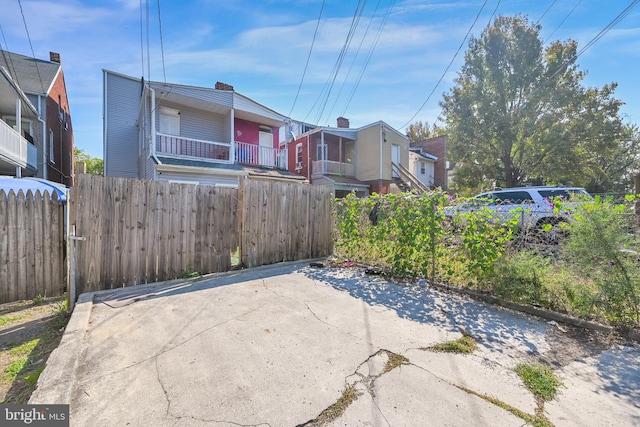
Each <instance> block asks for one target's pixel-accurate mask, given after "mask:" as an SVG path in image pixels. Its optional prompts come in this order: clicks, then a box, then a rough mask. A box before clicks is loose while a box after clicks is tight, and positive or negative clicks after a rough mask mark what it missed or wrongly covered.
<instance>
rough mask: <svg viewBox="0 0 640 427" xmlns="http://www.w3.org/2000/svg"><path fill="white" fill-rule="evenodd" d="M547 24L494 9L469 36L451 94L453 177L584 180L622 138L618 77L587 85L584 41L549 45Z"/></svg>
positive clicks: (472, 183) (470, 180)
mask: <svg viewBox="0 0 640 427" xmlns="http://www.w3.org/2000/svg"><path fill="white" fill-rule="evenodd" d="M540 29H541V27H540V26H539V25H537V24H529V22H528V19H527V18H526V17H522V16H515V17H504V16H500V17H498V18H496V19H495V20H494V22H493V24H492V25H491V26H489V27H487V28H486V29H485V30H484V31H483V33H482V34H481V36H480V38H475V37H474V38H472V39H471V40H470V42H469V49H468V50H467V52H466V53H465V63H464V65H463V67H462V69H461V70H460V71H459V73H458V77H457V78H456V81H455V83H456V84H455V86H454V87H453V88H452V89H451V90H450V91H449V92H447V93H446V94H445V95H444V98H443V100H442V101H441V103H440V105H441V107H442V109H443V115H444V117H445V121H446V125H447V129H448V135H449V146H448V149H449V152H448V157H449V160H451V161H453V162H456V163H457V164H458V165H459V166H457V169H456V171H455V178H454V180H455V185H456V187H457V188H458V189H459V190H460V189H467V190H468V189H477V188H481V187H487V186H488V185H487V184H490V185H498V186H506V187H513V186H517V185H522V184H531V183H536V184H572V185H582V186H585V185H587V184H588V183H589V182H590V181H591V179H592V177H593V176H595V175H596V174H597V173H598V171H601V170H602V168H601V167H600V166H599V165H598V158H597V156H595V154H596V153H599V154H602V155H604V157H606V158H607V159H612V158H614V157H615V154H614V153H616V152H618V151H619V149H620V143H621V141H624V140H625V136H624V135H625V126H624V125H623V123H622V121H621V119H620V118H619V116H618V112H619V108H620V106H621V105H622V102H621V101H619V100H617V99H615V98H613V92H614V91H615V88H616V84H615V83H613V84H610V85H605V86H604V87H603V88H601V89H598V88H585V87H583V86H582V85H581V81H582V80H583V79H584V77H585V73H584V72H582V71H580V70H579V69H578V66H577V64H576V63H575V59H576V57H577V54H576V53H577V43H576V42H575V41H572V40H569V41H566V42H560V41H556V42H553V43H551V44H550V45H549V46H548V47H546V49H545V48H544V47H543V42H542V41H541V39H540Z"/></svg>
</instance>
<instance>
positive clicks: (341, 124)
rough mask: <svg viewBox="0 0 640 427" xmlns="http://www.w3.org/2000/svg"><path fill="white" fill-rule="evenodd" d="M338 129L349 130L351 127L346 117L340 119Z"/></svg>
mask: <svg viewBox="0 0 640 427" xmlns="http://www.w3.org/2000/svg"><path fill="white" fill-rule="evenodd" d="M338 127H339V128H348V127H349V119H345V118H344V117H338Z"/></svg>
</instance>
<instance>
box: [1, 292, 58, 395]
mask: <svg viewBox="0 0 640 427" xmlns="http://www.w3.org/2000/svg"><path fill="white" fill-rule="evenodd" d="M68 319H69V315H68V314H67V312H66V304H65V299H64V298H37V299H35V300H32V301H18V302H14V303H8V304H2V305H0V399H1V401H2V403H14V404H19V403H27V402H28V400H29V397H30V396H31V393H32V392H33V390H34V389H35V386H36V383H37V380H38V376H39V375H40V373H41V372H42V370H43V369H44V366H45V363H46V361H47V359H48V357H49V354H50V353H51V352H52V351H53V350H54V349H55V348H56V347H57V346H58V344H59V343H60V339H61V338H62V334H63V332H64V327H65V326H66V324H67V321H68Z"/></svg>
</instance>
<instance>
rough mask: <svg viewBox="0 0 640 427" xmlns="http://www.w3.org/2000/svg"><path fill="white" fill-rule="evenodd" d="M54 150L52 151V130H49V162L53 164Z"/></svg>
mask: <svg viewBox="0 0 640 427" xmlns="http://www.w3.org/2000/svg"><path fill="white" fill-rule="evenodd" d="M54 153H55V150H54V149H53V129H49V161H50V162H51V163H55V162H56V160H55V157H54Z"/></svg>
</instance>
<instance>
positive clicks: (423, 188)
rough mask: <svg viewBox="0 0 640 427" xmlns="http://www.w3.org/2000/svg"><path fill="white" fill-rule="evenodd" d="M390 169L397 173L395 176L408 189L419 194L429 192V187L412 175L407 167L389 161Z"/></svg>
mask: <svg viewBox="0 0 640 427" xmlns="http://www.w3.org/2000/svg"><path fill="white" fill-rule="evenodd" d="M391 170H392V171H393V172H394V173H395V174H397V177H398V178H400V179H401V180H402V181H403V182H404V183H405V184H406V185H407V186H408V187H409V189H411V190H415V191H417V192H418V193H419V194H423V193H427V192H429V187H428V186H427V185H425V184H424V183H423V182H422V181H420V180H419V179H418V178H416V177H415V176H413V174H412V173H411V172H409V169H407V168H405V167H404V166H402V165H401V164H397V163H393V162H391Z"/></svg>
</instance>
